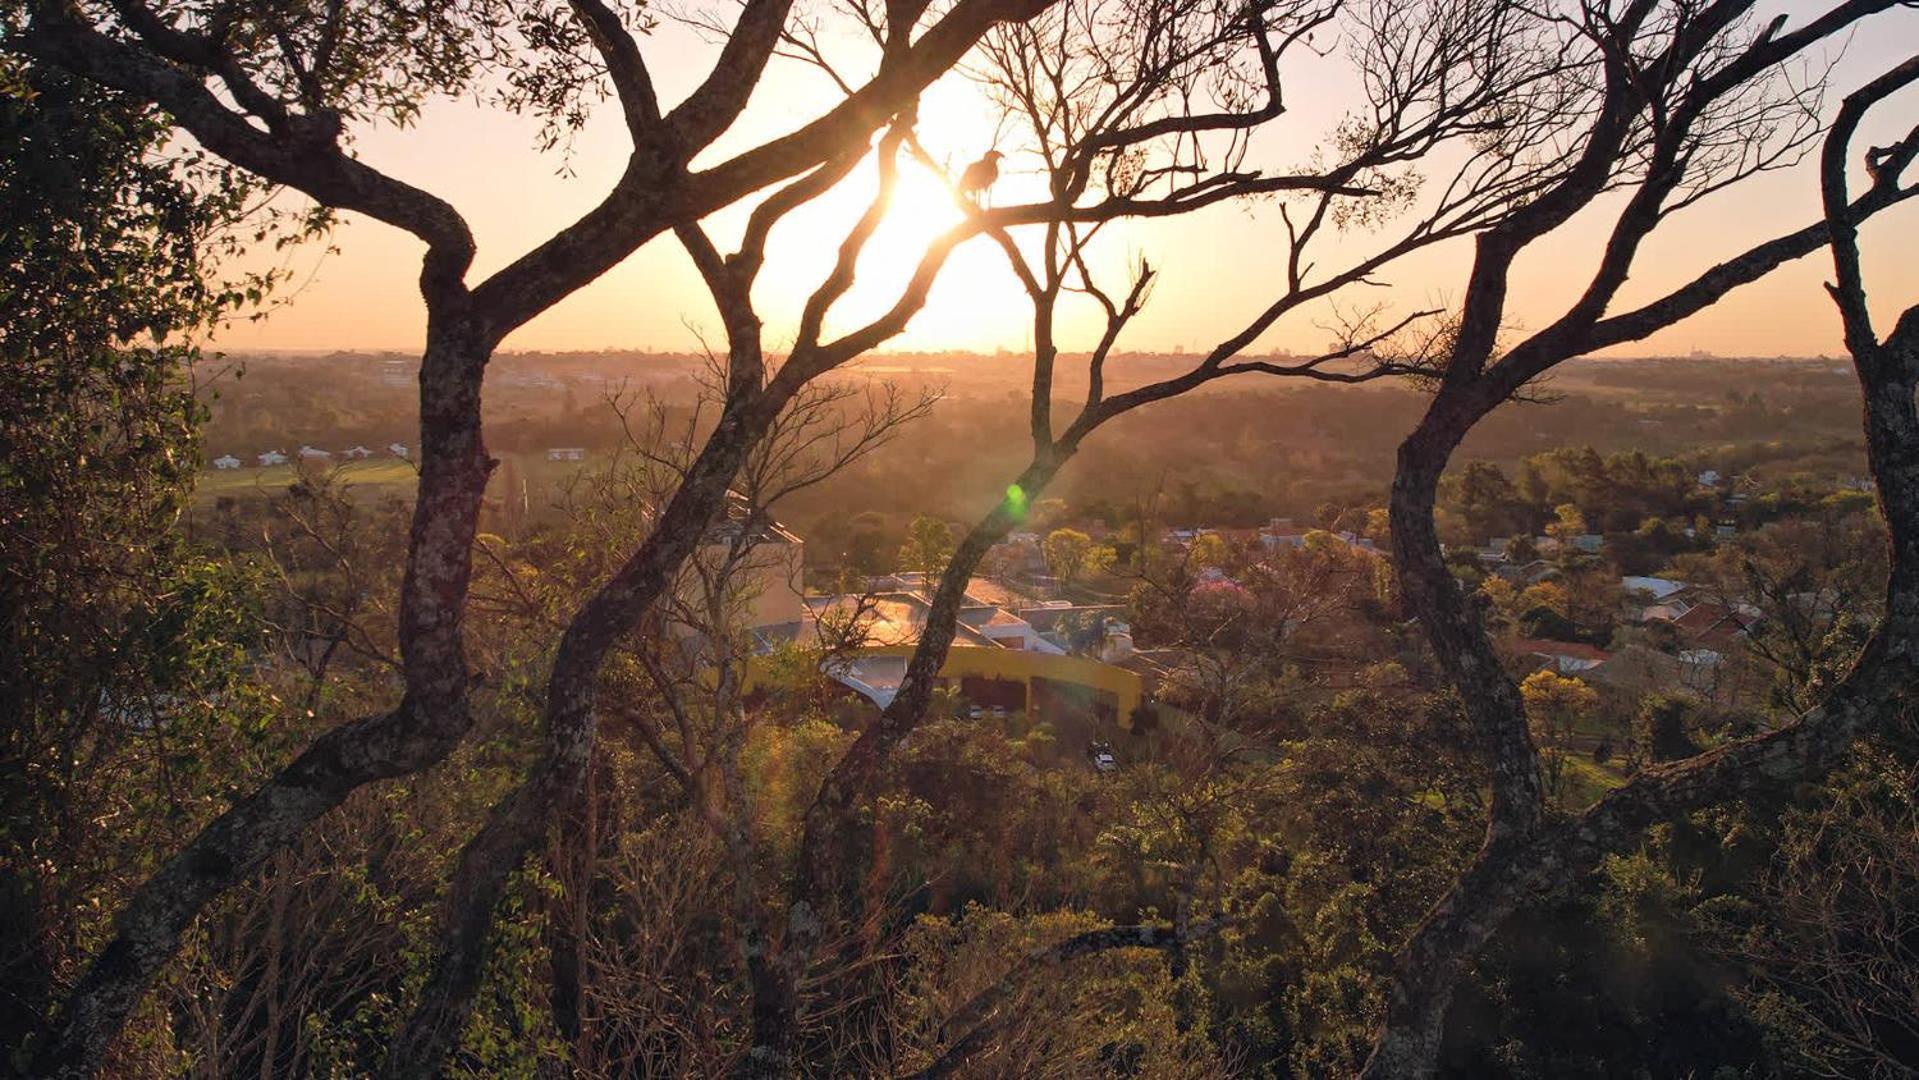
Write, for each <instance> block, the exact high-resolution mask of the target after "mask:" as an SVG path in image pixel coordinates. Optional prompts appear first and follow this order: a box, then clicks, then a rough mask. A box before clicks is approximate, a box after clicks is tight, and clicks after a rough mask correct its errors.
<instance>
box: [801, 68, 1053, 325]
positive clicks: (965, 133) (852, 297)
mask: <svg viewBox="0 0 1919 1080" xmlns="http://www.w3.org/2000/svg"><path fill="white" fill-rule="evenodd" d="M988 115H990V114H989V113H988V110H987V109H986V106H985V105H984V104H983V103H982V102H980V100H979V99H978V96H977V94H976V92H975V91H973V90H972V89H971V88H970V87H961V88H957V89H956V90H955V91H954V92H951V93H947V94H944V95H941V96H939V97H929V99H928V101H926V102H924V103H922V106H921V113H920V116H921V123H920V127H919V132H920V138H921V140H922V141H923V143H924V144H925V145H926V149H927V151H928V153H929V154H931V155H933V156H934V157H935V159H936V160H937V161H938V171H936V170H935V169H934V168H933V167H931V166H929V165H927V164H926V163H924V162H921V161H918V160H915V159H913V158H911V157H903V158H902V161H901V166H900V172H899V178H898V181H897V183H896V184H895V186H894V189H893V192H892V197H891V199H890V200H889V203H888V205H887V208H886V215H885V218H884V219H883V220H882V222H881V225H880V227H879V228H878V229H877V230H876V231H875V232H874V234H873V236H872V237H871V238H870V240H869V241H868V242H867V244H866V246H865V249H864V250H863V252H862V253H861V257H860V261H859V268H858V276H857V278H856V281H855V284H854V287H853V288H852V290H851V291H850V292H849V293H848V294H847V296H846V297H845V299H844V300H843V301H841V303H839V304H838V305H836V306H835V308H834V309H833V313H832V315H831V317H830V318H829V320H828V327H829V331H845V330H847V329H851V328H853V327H855V326H858V325H861V324H863V323H865V322H867V321H869V320H871V319H873V318H875V317H877V316H878V315H880V314H882V313H883V312H885V311H886V310H887V309H888V308H890V307H891V306H893V304H894V303H896V302H897V301H898V299H899V297H900V295H901V293H902V292H903V291H904V290H905V289H906V287H907V284H908V283H909V282H910V281H911V280H912V279H913V276H914V274H915V273H916V272H917V271H918V269H919V267H920V265H921V263H922V261H923V260H924V259H925V258H926V255H927V252H928V251H929V250H931V249H932V248H933V246H934V245H935V244H936V243H937V242H938V241H939V240H940V238H941V237H942V236H943V235H944V234H945V233H946V232H948V231H949V230H950V229H952V228H953V227H954V226H956V225H958V224H960V223H961V222H962V221H963V220H964V215H963V213H962V211H961V210H960V208H959V207H958V206H956V205H955V204H954V201H953V194H952V191H953V188H952V185H953V184H954V183H955V182H956V181H957V180H958V177H959V175H960V173H961V172H963V171H964V170H965V168H966V166H967V165H968V164H969V163H971V162H973V161H976V160H978V159H979V158H980V157H981V156H982V155H983V154H985V153H986V152H987V151H988V150H994V149H997V150H1000V151H1001V152H1002V153H1003V154H1005V155H1006V157H1005V159H1004V160H1003V161H1002V162H1001V163H1000V167H1001V171H1000V177H999V180H998V181H997V182H996V183H995V184H994V185H993V187H992V188H991V189H990V190H989V191H988V192H987V193H986V195H985V200H986V203H987V205H994V204H998V205H1006V204H1009V203H1013V202H1028V201H1032V200H1034V199H1036V198H1041V197H1044V194H1045V180H1044V178H1043V176H1042V175H1041V174H1040V170H1039V168H1038V165H1037V162H1035V161H1033V160H1031V158H1030V155H1024V154H1021V153H1019V152H1018V150H1017V149H1016V148H1015V147H1013V146H1012V145H1010V140H1005V141H1001V142H999V143H997V144H996V142H995V140H994V136H993V130H992V127H991V125H990V122H983V120H982V118H983V117H985V116H988ZM942 174H943V175H942ZM876 191H877V177H876V175H875V170H874V168H873V164H872V161H871V159H869V160H867V161H866V162H863V163H862V164H861V166H860V167H859V169H858V170H856V171H855V173H854V174H853V175H852V176H849V177H848V178H847V179H846V180H845V181H843V182H842V183H841V184H840V185H839V186H838V187H837V188H835V189H834V190H833V191H831V192H829V193H827V194H826V195H825V196H823V197H821V198H820V199H819V200H818V201H817V202H816V203H815V204H814V205H812V206H809V207H807V208H806V210H805V211H804V212H802V213H798V214H794V215H792V216H791V217H789V218H788V219H787V220H786V221H784V222H782V223H781V225H780V226H779V228H778V229H776V230H775V232H774V236H773V239H772V243H771V246H770V248H769V252H768V255H769V263H768V267H769V274H768V277H767V278H766V279H765V286H766V288H767V290H768V293H769V295H768V296H767V297H766V299H767V300H768V302H769V303H770V304H772V305H775V306H777V308H778V309H780V310H781V311H782V312H786V311H789V310H790V312H791V313H792V315H793V316H794V317H797V314H798V312H799V310H800V309H801V308H802V307H803V305H804V304H805V301H806V297H807V296H808V295H809V294H810V293H811V292H812V291H813V290H814V289H815V288H816V287H817V286H818V285H819V283H820V282H821V281H822V280H824V279H825V276H826V274H828V273H829V272H830V271H831V269H832V266H833V263H834V260H835V259H836V258H837V256H838V252H839V249H840V245H841V244H842V243H843V242H844V241H845V239H846V237H847V234H848V233H849V232H850V231H851V229H852V228H853V225H854V223H855V222H856V221H857V220H858V219H859V217H860V215H861V214H862V213H864V212H865V210H866V209H867V207H868V206H869V205H870V203H871V201H872V199H873V197H874V194H875V192H876ZM1020 232H1021V231H1020V230H1015V231H1014V236H1015V241H1016V242H1018V243H1020V244H1021V246H1022V248H1024V247H1026V246H1027V244H1028V243H1029V242H1030V241H1029V240H1028V239H1027V238H1025V237H1023V236H1021V235H1020ZM1029 318H1030V308H1029V307H1028V306H1027V304H1026V301H1025V297H1024V293H1023V292H1022V291H1021V289H1020V286H1019V281H1018V278H1017V277H1016V276H1015V275H1014V274H1013V272H1012V270H1011V269H1010V267H1009V266H1008V264H1007V260H1006V255H1005V253H1004V252H1003V251H1002V250H1001V249H1000V248H999V246H998V245H997V244H995V243H994V242H993V241H992V240H991V239H989V238H986V237H978V236H976V237H973V238H971V239H969V240H967V241H966V242H965V243H963V244H961V245H960V246H959V247H958V248H957V249H956V250H954V251H953V252H952V253H951V254H950V255H949V256H948V257H947V259H946V261H945V263H944V264H943V265H942V266H941V267H940V272H939V276H938V278H937V280H936V282H935V284H934V286H933V288H932V290H931V292H930V293H929V295H928V298H927V302H926V306H925V308H924V309H923V310H921V311H920V312H919V313H918V314H917V315H915V317H914V318H913V320H912V323H911V325H910V326H909V328H908V330H907V332H906V333H905V334H904V335H902V336H901V337H899V338H897V339H895V340H894V341H893V342H891V343H890V347H891V348H893V349H900V350H917V349H929V350H931V349H982V350H990V349H995V348H1002V347H1019V346H1021V345H1022V344H1023V343H1024V342H1025V341H1026V339H1027V336H1028V332H1027V322H1028V319H1029Z"/></svg>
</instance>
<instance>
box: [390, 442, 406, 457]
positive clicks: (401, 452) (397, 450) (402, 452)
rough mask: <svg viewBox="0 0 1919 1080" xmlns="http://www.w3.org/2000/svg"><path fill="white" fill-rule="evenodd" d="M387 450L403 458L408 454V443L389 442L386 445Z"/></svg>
mask: <svg viewBox="0 0 1919 1080" xmlns="http://www.w3.org/2000/svg"><path fill="white" fill-rule="evenodd" d="M386 452H387V453H389V454H392V455H393V456H394V457H397V458H403V457H405V456H407V450H406V444H405V443H388V444H387V447H386Z"/></svg>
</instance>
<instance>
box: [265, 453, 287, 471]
mask: <svg viewBox="0 0 1919 1080" xmlns="http://www.w3.org/2000/svg"><path fill="white" fill-rule="evenodd" d="M258 460H259V462H260V467H261V468H263V469H264V468H266V467H267V466H269V465H285V464H286V463H287V456H286V455H285V454H283V453H281V452H280V451H278V450H268V451H267V452H266V453H264V454H261V455H259V456H258Z"/></svg>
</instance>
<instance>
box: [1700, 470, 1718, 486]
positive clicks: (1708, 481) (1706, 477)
mask: <svg viewBox="0 0 1919 1080" xmlns="http://www.w3.org/2000/svg"><path fill="white" fill-rule="evenodd" d="M1699 486H1700V487H1702V488H1716V487H1718V486H1719V470H1717V469H1707V470H1706V471H1705V472H1702V473H1700V474H1699Z"/></svg>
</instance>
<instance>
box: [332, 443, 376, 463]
mask: <svg viewBox="0 0 1919 1080" xmlns="http://www.w3.org/2000/svg"><path fill="white" fill-rule="evenodd" d="M340 456H341V457H343V458H350V459H352V460H354V461H360V460H364V459H366V458H370V457H372V456H373V451H371V450H368V449H367V448H366V447H364V446H356V447H353V448H352V449H350V450H342V451H340Z"/></svg>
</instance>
